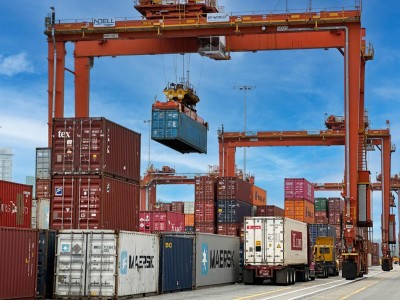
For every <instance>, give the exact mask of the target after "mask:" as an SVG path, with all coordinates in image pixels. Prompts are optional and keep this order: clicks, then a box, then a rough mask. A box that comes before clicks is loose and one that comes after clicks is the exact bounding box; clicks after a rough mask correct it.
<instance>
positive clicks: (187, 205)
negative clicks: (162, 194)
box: [183, 202, 194, 214]
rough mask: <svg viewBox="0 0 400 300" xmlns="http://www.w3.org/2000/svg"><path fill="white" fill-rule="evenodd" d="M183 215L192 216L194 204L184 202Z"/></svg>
mask: <svg viewBox="0 0 400 300" xmlns="http://www.w3.org/2000/svg"><path fill="white" fill-rule="evenodd" d="M183 213H184V214H194V202H185V204H184V206H183Z"/></svg>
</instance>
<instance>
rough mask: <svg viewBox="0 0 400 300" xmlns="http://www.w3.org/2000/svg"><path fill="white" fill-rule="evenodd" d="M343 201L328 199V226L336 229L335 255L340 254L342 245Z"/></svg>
mask: <svg viewBox="0 0 400 300" xmlns="http://www.w3.org/2000/svg"><path fill="white" fill-rule="evenodd" d="M343 208H344V201H343V199H341V198H329V199H328V213H329V224H330V225H333V226H335V228H336V250H337V251H336V253H338V255H339V254H341V249H342V245H343V241H342V238H343V235H342V213H343Z"/></svg>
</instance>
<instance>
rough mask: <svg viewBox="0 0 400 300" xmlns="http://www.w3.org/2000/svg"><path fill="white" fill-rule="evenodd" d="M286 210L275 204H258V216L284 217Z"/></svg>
mask: <svg viewBox="0 0 400 300" xmlns="http://www.w3.org/2000/svg"><path fill="white" fill-rule="evenodd" d="M284 216H285V210H283V209H282V208H280V207H278V206H275V205H262V206H257V211H256V217H284Z"/></svg>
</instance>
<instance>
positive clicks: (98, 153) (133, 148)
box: [51, 118, 140, 182]
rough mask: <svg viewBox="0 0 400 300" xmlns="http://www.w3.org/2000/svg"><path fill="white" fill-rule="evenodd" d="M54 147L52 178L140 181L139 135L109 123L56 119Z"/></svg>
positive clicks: (105, 121)
mask: <svg viewBox="0 0 400 300" xmlns="http://www.w3.org/2000/svg"><path fill="white" fill-rule="evenodd" d="M52 143H53V144H52V145H53V148H52V153H51V155H52V168H51V169H52V174H56V175H71V174H79V175H82V174H91V175H94V174H96V175H99V174H108V175H114V176H118V177H121V178H127V179H131V180H134V181H137V182H139V180H140V134H139V133H136V132H134V131H132V130H130V129H127V128H125V127H122V126H120V125H118V124H116V123H114V122H111V121H109V120H107V119H104V118H65V119H54V121H53V135H52Z"/></svg>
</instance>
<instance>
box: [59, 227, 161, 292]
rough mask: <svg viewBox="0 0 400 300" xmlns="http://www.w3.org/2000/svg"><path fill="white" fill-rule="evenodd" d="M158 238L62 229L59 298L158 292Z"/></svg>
mask: <svg viewBox="0 0 400 300" xmlns="http://www.w3.org/2000/svg"><path fill="white" fill-rule="evenodd" d="M158 270H159V239H158V237H157V236H156V235H152V234H151V235H149V234H142V233H138V232H127V231H110V230H90V231H89V230H80V231H79V230H61V231H59V234H58V236H57V261H56V277H55V285H56V286H55V296H56V297H57V298H60V297H63V298H68V299H71V298H73V299H74V298H75V299H77V298H79V299H82V298H85V299H86V298H92V297H93V298H101V299H118V298H119V297H125V298H124V299H126V298H128V297H133V296H134V295H141V296H143V294H148V293H153V294H154V293H156V292H157V291H158Z"/></svg>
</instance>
